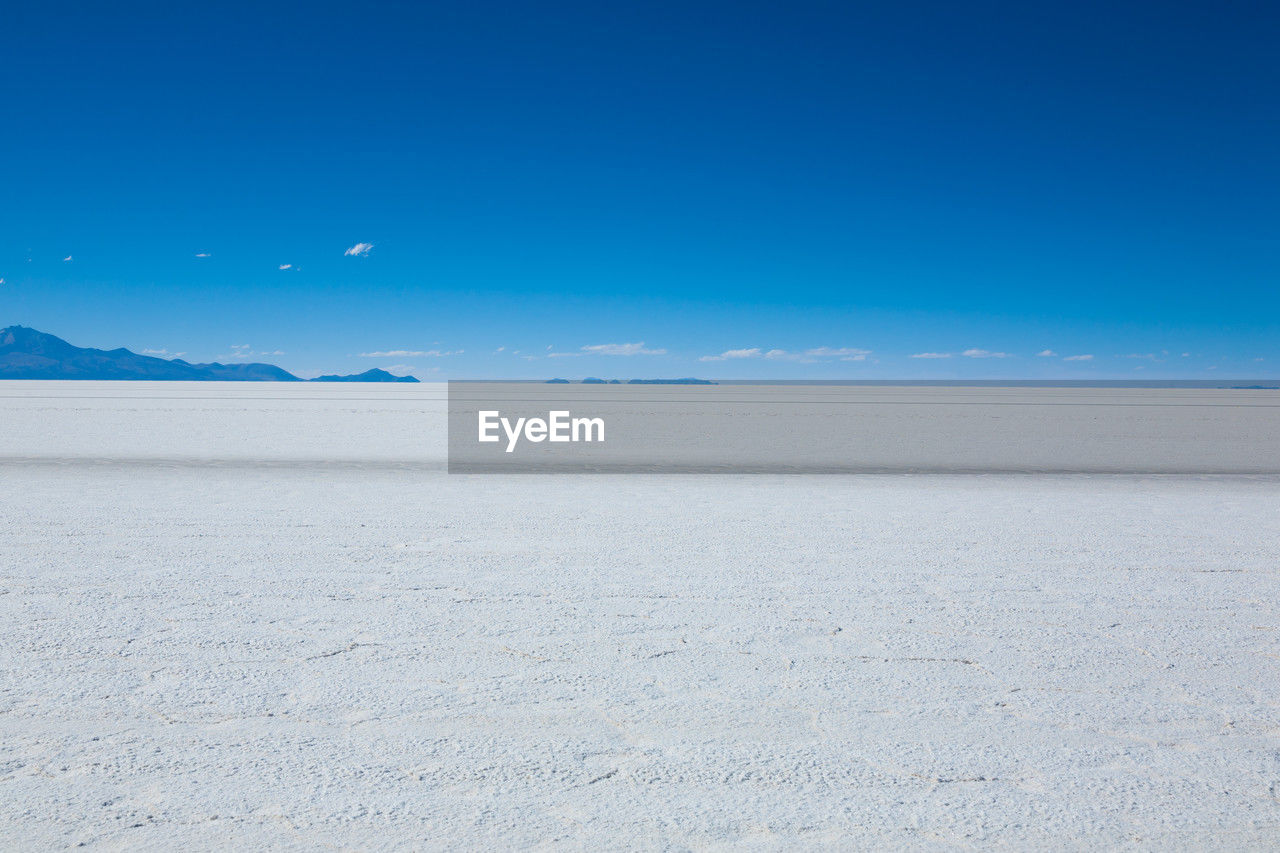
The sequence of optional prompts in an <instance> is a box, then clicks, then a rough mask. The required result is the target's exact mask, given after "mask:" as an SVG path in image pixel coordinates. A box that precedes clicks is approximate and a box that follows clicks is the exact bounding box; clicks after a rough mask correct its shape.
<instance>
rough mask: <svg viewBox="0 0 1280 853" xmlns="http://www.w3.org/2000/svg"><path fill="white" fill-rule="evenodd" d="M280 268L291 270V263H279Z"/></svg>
mask: <svg viewBox="0 0 1280 853" xmlns="http://www.w3.org/2000/svg"><path fill="white" fill-rule="evenodd" d="M280 269H282V270H291V269H293V264H281V265H280Z"/></svg>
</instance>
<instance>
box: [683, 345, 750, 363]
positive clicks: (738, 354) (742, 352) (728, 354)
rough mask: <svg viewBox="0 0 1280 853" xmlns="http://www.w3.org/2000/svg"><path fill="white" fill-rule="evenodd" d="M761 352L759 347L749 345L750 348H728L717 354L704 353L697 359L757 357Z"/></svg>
mask: <svg viewBox="0 0 1280 853" xmlns="http://www.w3.org/2000/svg"><path fill="white" fill-rule="evenodd" d="M762 354H763V353H762V352H761V351H760V347H751V348H750V349H729V350H725V351H724V352H722V353H720V354H719V355H704V356H703V357H702V358H700V359H698V361H725V360H726V359H730V358H759V357H760V356H761V355H762Z"/></svg>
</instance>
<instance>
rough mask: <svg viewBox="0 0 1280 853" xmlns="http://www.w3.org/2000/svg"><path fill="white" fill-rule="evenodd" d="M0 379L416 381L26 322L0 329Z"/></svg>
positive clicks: (378, 370) (381, 372) (382, 373)
mask: <svg viewBox="0 0 1280 853" xmlns="http://www.w3.org/2000/svg"><path fill="white" fill-rule="evenodd" d="M0 379H94V380H150V381H163V380H173V381H186V382H417V381H418V380H417V379H416V378H415V377H413V376H395V375H394V374H391V373H388V372H387V371H385V370H382V369H381V368H377V367H375V368H373V369H372V370H366V371H365V372H364V373H356V374H352V375H349V376H338V375H329V376H317V377H316V378H315V379H303V378H301V377H299V376H294V375H293V374H292V373H290V372H289V371H287V370H285V369H284V368H282V367H276V366H275V365H274V364H262V363H260V362H252V363H248V364H219V363H218V362H212V363H210V364H192V363H191V362H188V361H183V360H182V359H180V358H173V359H165V358H156V357H154V356H150V355H139V354H137V353H135V352H130V351H129V350H127V349H124V348H123V347H122V348H120V349H113V350H100V349H90V348H86V347H78V346H74V345H72V344H69V343H67V342H66V341H64V340H63V339H62V338H59V337H56V336H54V335H50V334H47V333H45V332H40V331H37V330H36V329H29V328H27V327H26V326H9V327H8V328H4V329H0Z"/></svg>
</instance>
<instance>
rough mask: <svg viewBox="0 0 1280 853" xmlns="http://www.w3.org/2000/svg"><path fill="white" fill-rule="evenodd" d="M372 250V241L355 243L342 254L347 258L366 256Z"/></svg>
mask: <svg viewBox="0 0 1280 853" xmlns="http://www.w3.org/2000/svg"><path fill="white" fill-rule="evenodd" d="M371 251H373V244H372V243H356V244H355V245H354V246H352V247H351V248H350V249H347V250H346V251H345V252H343V253H342V254H343V255H344V256H346V257H348V258H366V257H368V256H369V253H370V252H371Z"/></svg>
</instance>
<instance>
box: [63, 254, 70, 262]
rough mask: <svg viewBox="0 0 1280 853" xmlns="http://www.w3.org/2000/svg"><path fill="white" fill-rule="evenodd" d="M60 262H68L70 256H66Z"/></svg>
mask: <svg viewBox="0 0 1280 853" xmlns="http://www.w3.org/2000/svg"><path fill="white" fill-rule="evenodd" d="M62 260H64V261H69V260H71V256H70V255H67V256H66V257H65V258H63V259H62Z"/></svg>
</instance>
